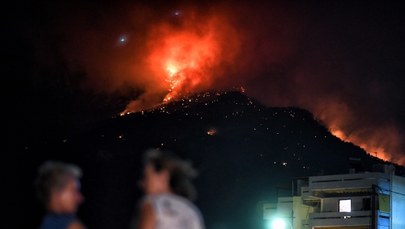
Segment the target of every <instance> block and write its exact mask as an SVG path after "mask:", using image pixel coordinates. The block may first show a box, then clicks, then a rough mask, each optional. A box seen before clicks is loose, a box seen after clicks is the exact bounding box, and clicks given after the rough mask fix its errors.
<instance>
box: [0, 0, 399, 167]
mask: <svg viewBox="0 0 405 229" xmlns="http://www.w3.org/2000/svg"><path fill="white" fill-rule="evenodd" d="M3 10H5V11H6V12H5V14H4V15H5V17H6V24H5V26H4V29H3V30H4V32H3V33H2V34H3V40H4V41H3V42H2V44H3V55H4V56H5V61H3V65H4V66H5V68H3V71H2V72H3V73H2V80H3V81H4V83H3V84H2V85H3V87H4V89H3V92H5V94H6V99H5V101H6V103H5V106H4V108H5V109H4V111H3V112H4V113H5V114H6V118H5V119H4V120H5V122H6V123H7V124H6V125H7V127H8V128H7V129H6V130H7V133H6V135H7V139H6V140H7V142H8V143H7V146H8V147H7V151H8V152H6V153H5V154H6V155H7V156H9V155H12V156H15V157H14V159H17V161H16V162H17V165H19V164H21V163H23V164H24V163H29V162H26V161H24V158H25V155H24V153H21V151H22V150H24V149H27V148H29V147H31V146H33V145H38V144H46V143H47V142H49V141H52V140H53V139H59V138H64V137H66V136H69V135H72V134H73V133H77V132H79V131H81V130H83V129H86V128H88V127H89V126H92V124H94V123H95V122H96V121H99V120H105V119H109V118H111V117H116V116H119V114H120V113H121V114H126V113H131V112H136V111H141V110H147V109H151V108H153V107H154V106H156V105H159V104H161V103H166V102H170V101H172V100H176V99H179V98H182V97H183V96H186V95H192V94H193V93H198V92H203V91H210V90H229V89H232V90H234V89H237V90H241V91H244V92H245V93H246V95H248V96H250V97H252V98H254V99H257V100H258V101H260V102H261V103H263V104H265V105H266V106H269V107H283V106H294V107H299V108H303V109H306V110H308V111H310V112H312V113H313V114H314V116H315V117H316V118H317V120H319V121H321V122H322V123H324V124H325V126H326V127H327V128H328V129H329V130H330V131H331V133H332V134H334V135H335V136H337V137H339V138H341V139H342V140H345V141H349V142H352V143H354V144H355V145H358V146H360V147H362V148H363V149H365V150H366V151H367V152H368V153H370V154H371V155H373V156H377V157H379V158H382V159H385V160H391V161H393V162H395V163H399V164H402V165H405V152H404V149H405V115H404V114H405V106H404V104H405V99H404V98H405V90H404V89H405V88H404V85H405V80H404V76H405V42H404V40H405V14H404V12H405V3H403V2H401V1H373V2H370V1H288V2H284V1H267V2H266V3H264V2H262V1H260V2H259V1H258V2H257V3H254V2H250V1H246V2H241V3H234V2H233V1H195V2H192V1H174V2H167V1H161V2H158V1H156V2H152V1H77V0H72V1H67V0H62V1H32V2H30V1H14V2H13V4H12V5H10V6H7V7H5V8H4V9H3ZM39 153H40V152H39ZM14 169H15V170H12V171H14V172H18V170H19V167H18V166H16V167H15V168H14Z"/></svg>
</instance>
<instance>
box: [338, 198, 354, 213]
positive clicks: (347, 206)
mask: <svg viewBox="0 0 405 229" xmlns="http://www.w3.org/2000/svg"><path fill="white" fill-rule="evenodd" d="M339 212H352V200H339Z"/></svg>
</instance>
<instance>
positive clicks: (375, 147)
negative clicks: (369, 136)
mask: <svg viewBox="0 0 405 229" xmlns="http://www.w3.org/2000/svg"><path fill="white" fill-rule="evenodd" d="M330 132H331V133H332V134H333V135H334V136H336V137H338V138H339V139H341V140H342V141H345V142H350V143H353V144H355V145H357V146H359V147H360V148H362V149H364V150H365V151H366V152H367V153H368V154H370V155H372V156H374V157H378V158H380V159H382V160H384V161H392V157H391V156H390V154H389V153H388V152H387V151H386V149H384V147H382V146H379V142H378V141H376V139H374V142H373V140H369V141H367V142H366V141H364V140H363V139H362V138H360V137H359V136H356V135H352V136H350V135H349V136H348V135H346V134H345V133H344V132H343V131H342V130H339V129H337V128H336V127H335V128H332V129H330ZM396 163H399V164H403V163H404V162H396Z"/></svg>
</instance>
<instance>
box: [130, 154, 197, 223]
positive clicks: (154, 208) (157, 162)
mask: <svg viewBox="0 0 405 229" xmlns="http://www.w3.org/2000/svg"><path fill="white" fill-rule="evenodd" d="M195 176H196V172H195V170H194V169H193V168H192V167H191V165H190V164H189V163H188V162H185V161H183V160H180V159H179V158H177V157H176V156H174V155H173V154H170V153H169V152H162V151H148V152H146V154H145V166H144V177H143V180H142V187H143V190H144V192H145V194H146V195H145V198H144V199H143V201H142V205H141V213H140V215H139V218H138V224H137V228H138V229H203V228H204V222H203V219H202V216H201V214H200V211H199V210H198V208H197V207H196V206H195V205H194V204H193V203H192V202H191V200H194V198H195V196H196V192H195V189H194V187H193V185H192V184H191V179H192V178H194V177H195Z"/></svg>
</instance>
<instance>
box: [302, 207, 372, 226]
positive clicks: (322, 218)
mask: <svg viewBox="0 0 405 229" xmlns="http://www.w3.org/2000/svg"><path fill="white" fill-rule="evenodd" d="M371 214H372V213H371V211H356V212H322V213H311V214H310V215H309V218H310V222H311V226H312V227H332V226H366V225H370V224H371Z"/></svg>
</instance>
